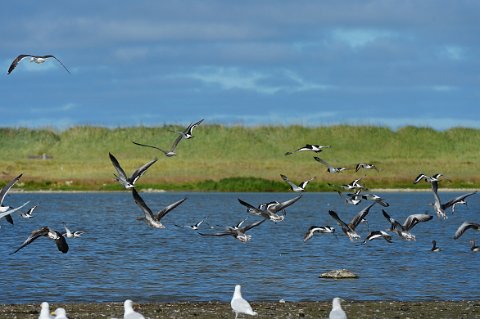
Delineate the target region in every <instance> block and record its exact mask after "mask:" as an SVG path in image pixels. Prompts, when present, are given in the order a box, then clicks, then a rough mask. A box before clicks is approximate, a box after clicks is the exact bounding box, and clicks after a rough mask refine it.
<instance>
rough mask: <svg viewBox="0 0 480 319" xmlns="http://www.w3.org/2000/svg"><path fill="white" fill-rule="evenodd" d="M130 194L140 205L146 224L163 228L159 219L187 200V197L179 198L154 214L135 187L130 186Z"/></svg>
mask: <svg viewBox="0 0 480 319" xmlns="http://www.w3.org/2000/svg"><path fill="white" fill-rule="evenodd" d="M132 195H133V199H134V201H135V203H136V204H137V205H138V207H140V208H141V209H142V211H143V213H144V214H145V221H146V222H147V223H148V225H150V226H152V227H153V228H165V226H164V225H163V224H162V223H161V222H160V220H161V219H162V218H163V217H165V215H167V214H168V213H169V212H171V211H172V210H173V209H174V208H176V207H177V206H178V205H180V204H182V203H183V202H184V201H186V200H187V198H186V197H185V198H183V199H181V200H178V201H176V202H174V203H172V204H170V205H168V206H166V207H165V208H163V209H162V210H160V211H159V212H158V213H157V215H154V214H153V212H152V210H151V209H150V208H149V207H148V206H147V204H146V203H145V201H144V200H143V198H142V197H141V196H140V194H138V192H137V190H136V189H135V188H132Z"/></svg>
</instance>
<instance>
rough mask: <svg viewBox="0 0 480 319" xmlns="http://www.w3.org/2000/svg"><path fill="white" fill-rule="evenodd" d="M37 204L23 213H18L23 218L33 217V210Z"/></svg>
mask: <svg viewBox="0 0 480 319" xmlns="http://www.w3.org/2000/svg"><path fill="white" fill-rule="evenodd" d="M37 206H38V205H35V206H32V207H30V208H29V209H28V210H27V211H26V212H25V213H20V216H21V217H23V218H26V219H28V218H32V217H33V211H34V210H35V209H36V208H37Z"/></svg>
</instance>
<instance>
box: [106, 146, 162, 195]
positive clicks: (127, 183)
mask: <svg viewBox="0 0 480 319" xmlns="http://www.w3.org/2000/svg"><path fill="white" fill-rule="evenodd" d="M108 156H109V157H110V161H111V162H112V164H113V167H114V168H115V170H116V171H117V174H118V175H115V174H113V175H114V176H115V180H116V181H117V182H119V183H120V184H122V185H123V187H125V189H132V188H134V187H135V183H136V182H137V180H138V179H139V178H140V177H141V176H142V175H143V174H145V172H146V171H147V169H148V168H149V167H150V166H152V165H153V164H154V163H155V162H156V161H157V158H154V159H153V160H151V161H150V162H148V163H146V164H144V165H142V166H140V167H139V168H137V169H136V170H135V171H134V172H133V174H132V175H131V176H130V177H127V174H126V173H125V171H124V170H123V168H122V167H121V166H120V163H119V162H118V161H117V159H116V158H115V156H113V154H112V153H108Z"/></svg>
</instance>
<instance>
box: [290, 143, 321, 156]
mask: <svg viewBox="0 0 480 319" xmlns="http://www.w3.org/2000/svg"><path fill="white" fill-rule="evenodd" d="M324 148H330V145H312V144H307V145H305V146H303V147H300V148H299V149H296V150H295V151H293V152H286V153H285V155H292V154H293V153H295V152H303V151H312V152H315V153H320V152H321V151H322V149H324Z"/></svg>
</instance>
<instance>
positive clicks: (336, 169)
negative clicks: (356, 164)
mask: <svg viewBox="0 0 480 319" xmlns="http://www.w3.org/2000/svg"><path fill="white" fill-rule="evenodd" d="M314 159H315V160H316V161H317V162H320V163H322V164H323V165H325V166H327V172H329V173H340V172H343V171H344V170H347V169H348V168H346V167H333V166H332V165H330V164H328V163H327V162H325V161H324V160H323V159H321V158H320V157H317V156H315V157H314Z"/></svg>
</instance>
